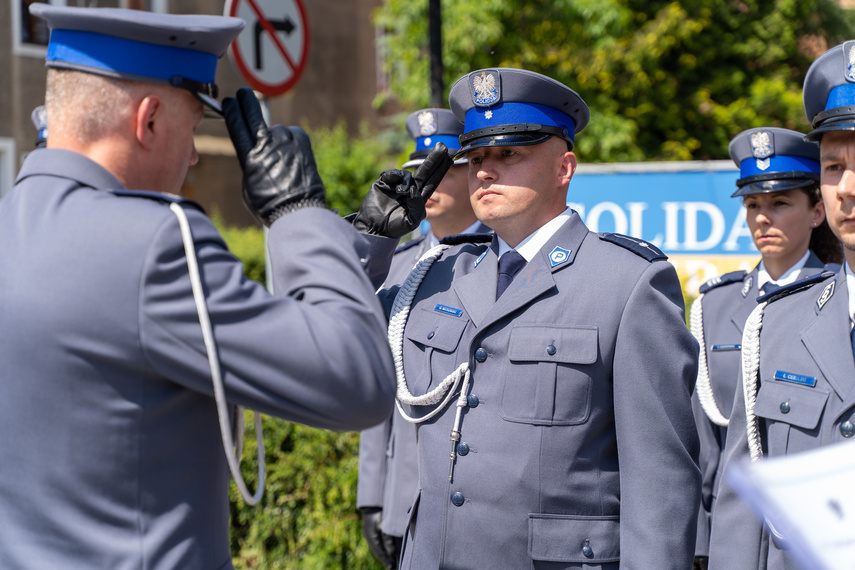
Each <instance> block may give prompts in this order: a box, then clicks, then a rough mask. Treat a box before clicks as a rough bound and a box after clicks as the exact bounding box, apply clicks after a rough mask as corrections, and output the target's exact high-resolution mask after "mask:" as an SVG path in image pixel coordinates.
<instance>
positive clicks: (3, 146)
mask: <svg viewBox="0 0 855 570" xmlns="http://www.w3.org/2000/svg"><path fill="white" fill-rule="evenodd" d="M16 173H17V168H16V165H15V139H10V138H0V197H2V196H5V195H6V193H7V192H9V190H11V189H12V184H14V183H15V174H16Z"/></svg>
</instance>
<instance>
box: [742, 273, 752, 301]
mask: <svg viewBox="0 0 855 570" xmlns="http://www.w3.org/2000/svg"><path fill="white" fill-rule="evenodd" d="M752 283H754V278H753V277H749V278H748V279H746V280H745V283H744V284H743V285H742V296H743V297H745V296H746V295H748V292H749V291H751V284H752Z"/></svg>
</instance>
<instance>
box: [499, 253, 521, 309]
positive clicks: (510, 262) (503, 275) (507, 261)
mask: <svg viewBox="0 0 855 570" xmlns="http://www.w3.org/2000/svg"><path fill="white" fill-rule="evenodd" d="M525 263H526V262H525V258H524V257H523V256H522V255H520V254H519V253H518V252H517V251H516V250H513V249H512V250H510V251H506V252H505V253H504V254H502V257H500V258H499V278H498V282H497V283H496V300H498V299H499V297H501V296H502V293H504V292H505V289H507V288H508V285H510V284H511V281H513V280H514V276H516V274H517V273H519V272H520V269H522V268H523V265H525Z"/></svg>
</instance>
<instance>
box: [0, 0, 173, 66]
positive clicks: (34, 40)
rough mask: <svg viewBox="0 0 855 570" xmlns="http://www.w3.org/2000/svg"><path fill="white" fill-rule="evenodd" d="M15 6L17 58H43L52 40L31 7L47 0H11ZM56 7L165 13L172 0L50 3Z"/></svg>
mask: <svg viewBox="0 0 855 570" xmlns="http://www.w3.org/2000/svg"><path fill="white" fill-rule="evenodd" d="M9 1H10V2H11V3H12V46H13V50H14V53H15V55H23V56H29V57H38V58H43V57H45V55H46V53H47V43H48V39H49V37H50V33H49V31H48V27H47V24H45V22H44V20H42V19H41V18H36V17H34V16H31V15H30V9H29V7H30V4H33V3H34V2H43V1H44V0H9ZM47 3H49V4H54V5H56V6H78V5H79V6H84V5H86V6H98V7H100V8H131V9H134V10H147V11H150V12H162V13H165V12H167V11H168V10H169V0H96V1H95V2H92V3H84V2H81V1H80V0H78V1H77V2H75V0H48V2H47Z"/></svg>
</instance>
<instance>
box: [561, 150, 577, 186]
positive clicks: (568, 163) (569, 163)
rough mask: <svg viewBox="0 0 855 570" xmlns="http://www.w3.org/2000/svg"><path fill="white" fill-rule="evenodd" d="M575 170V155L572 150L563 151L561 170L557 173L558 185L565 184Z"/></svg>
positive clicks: (568, 181)
mask: <svg viewBox="0 0 855 570" xmlns="http://www.w3.org/2000/svg"><path fill="white" fill-rule="evenodd" d="M575 172H576V155H575V154H573V153H572V152H565V153H564V157H563V158H562V160H561V172H560V173H559V181H558V185H559V186H566V185H567V184H569V183H570V179H571V178H573V173H575Z"/></svg>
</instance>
